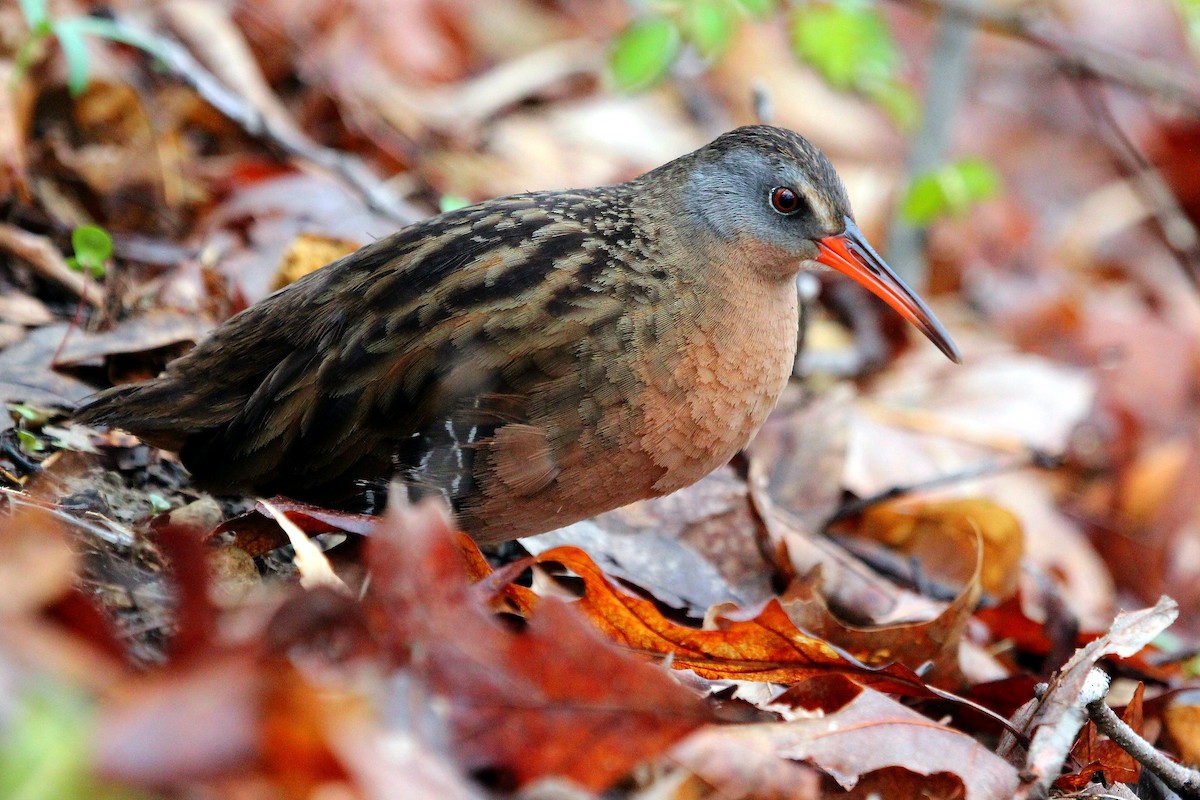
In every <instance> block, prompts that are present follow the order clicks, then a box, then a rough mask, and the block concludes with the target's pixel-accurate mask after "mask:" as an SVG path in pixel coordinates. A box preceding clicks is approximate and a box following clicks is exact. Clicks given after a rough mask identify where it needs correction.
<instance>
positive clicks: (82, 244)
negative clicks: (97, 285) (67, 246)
mask: <svg viewBox="0 0 1200 800" xmlns="http://www.w3.org/2000/svg"><path fill="white" fill-rule="evenodd" d="M71 247H72V248H74V250H75V255H73V256H71V257H70V258H68V259H67V264H69V265H70V267H71V269H74V270H78V271H79V272H87V273H88V274H89V275H91V276H92V277H93V278H96V279H97V280H99V279H100V278H103V277H104V275H105V273H106V272H107V267H106V264H107V262H108V259H109V257H110V256H112V252H113V243H112V237H111V236H109V235H108V231H106V230H104V229H103V228H101V227H99V226H97V225H80V226H79V227H78V228H76V229H75V230H74V231H72V232H71Z"/></svg>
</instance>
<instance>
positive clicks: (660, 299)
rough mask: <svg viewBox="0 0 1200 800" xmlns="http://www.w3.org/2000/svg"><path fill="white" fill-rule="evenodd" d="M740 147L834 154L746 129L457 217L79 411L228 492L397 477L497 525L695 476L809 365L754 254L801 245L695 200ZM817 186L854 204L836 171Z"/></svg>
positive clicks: (366, 257)
mask: <svg viewBox="0 0 1200 800" xmlns="http://www.w3.org/2000/svg"><path fill="white" fill-rule="evenodd" d="M747 131H749V132H748V133H747ZM739 147H741V148H747V147H750V148H753V149H754V152H756V153H757V152H762V153H765V154H766V157H767V158H769V159H789V160H790V161H792V162H799V163H802V164H804V165H807V166H808V167H809V168H811V169H814V170H816V171H817V172H818V173H820V174H822V175H823V174H824V170H825V169H826V168H827V167H828V165H827V163H826V162H824V159H823V158H822V157H820V156H819V154H817V153H816V151H815V150H813V149H812V148H811V146H810V145H808V144H807V143H806V142H804V141H803V140H802V139H800V138H799V137H797V136H796V135H795V134H791V133H790V132H786V131H785V132H779V131H777V129H772V128H755V129H740V131H736V132H734V133H733V134H727V135H726V137H722V138H721V139H718V140H717V141H716V142H714V143H713V144H712V145H710V146H709V147H708V148H704V149H702V150H700V151H697V153H694V154H691V155H688V156H685V157H683V158H681V159H679V160H677V161H674V162H671V163H670V164H667V165H665V166H663V167H660V168H659V169H657V170H655V171H653V172H650V173H647V174H646V175H644V176H642V177H640V178H638V179H635V180H633V181H630V182H628V183H624V184H620V185H616V186H610V187H600V188H595V189H584V190H574V191H567V192H535V193H530V194H522V195H514V196H511V197H505V198H499V199H495V200H490V201H487V202H485V203H481V204H479V205H475V206H470V207H467V208H463V209H460V210H457V211H454V212H450V213H447V214H443V215H441V216H438V217H435V218H432V219H430V220H427V221H425V222H422V223H418V224H416V225H413V226H411V227H409V228H406V229H404V230H402V231H399V232H398V233H396V234H393V235H392V236H389V237H387V238H384V239H381V240H379V241H377V242H374V243H372V244H370V245H368V246H366V247H364V248H363V249H361V250H359V251H358V252H356V253H353V254H351V255H349V256H346V257H345V258H343V259H341V260H339V261H337V262H335V263H333V264H331V265H329V266H328V267H325V268H323V269H321V270H318V271H317V272H315V273H312V274H310V275H308V276H305V277H304V278H302V279H300V280H299V281H297V282H296V283H294V284H293V285H291V286H289V287H287V288H285V289H283V290H281V291H279V292H277V293H276V294H274V295H272V296H271V297H269V298H268V299H266V300H264V301H263V302H261V303H259V304H257V305H255V306H252V307H251V308H249V309H247V310H245V311H243V312H242V313H240V314H238V315H237V316H235V317H233V318H232V319H231V320H229V321H228V322H227V323H226V324H224V325H223V326H221V327H220V328H218V329H217V330H216V331H215V332H214V334H213V335H212V336H211V337H210V338H209V339H207V340H206V341H204V342H202V343H201V344H199V345H198V346H197V347H196V348H195V349H194V350H193V351H192V352H191V353H189V354H188V355H186V356H184V357H183V358H181V359H179V360H177V361H175V362H173V363H172V364H171V365H170V366H169V367H168V369H167V371H166V372H165V373H164V374H163V375H162V376H160V377H159V378H157V379H155V380H152V381H147V382H144V383H141V384H134V385H132V386H125V387H117V388H115V389H112V390H109V391H107V392H104V393H101V394H100V395H98V396H97V397H96V398H95V399H94V400H92V401H91V402H90V403H89V404H88V405H87V406H85V407H84V408H83V409H81V411H80V412H79V414H78V417H79V418H80V419H83V420H87V421H93V422H103V423H107V424H110V425H115V426H119V427H123V428H126V429H128V430H131V431H133V432H135V433H137V434H139V435H141V436H142V437H143V438H145V439H146V440H147V441H149V442H151V443H155V444H159V445H162V446H165V447H169V448H174V449H178V450H179V451H180V455H181V459H182V461H183V463H184V464H185V465H186V466H187V467H188V469H190V470H191V471H192V473H193V474H194V476H195V478H196V480H197V482H198V483H200V484H201V485H204V486H207V487H210V488H212V489H214V490H218V491H225V490H247V489H249V490H252V491H255V492H259V493H285V494H289V495H291V496H298V497H303V498H307V499H311V500H316V501H319V502H345V501H346V500H347V499H348V498H352V497H354V496H355V495H356V494H361V492H362V486H363V484H364V482H371V483H375V484H378V483H380V482H384V481H386V480H387V479H388V478H389V477H391V476H392V475H393V474H396V475H398V476H399V477H400V478H401V479H403V480H404V482H405V483H407V484H408V486H409V487H410V490H411V492H412V493H413V494H417V495H419V494H423V493H429V492H436V493H440V494H443V495H445V496H446V497H447V498H448V499H450V500H451V502H452V503H453V505H454V507H455V510H456V511H457V513H458V515H459V520H460V522H461V523H462V525H463V527H464V529H466V530H468V531H469V532H471V533H472V535H473V536H475V537H476V538H477V539H480V540H481V541H489V540H501V539H507V538H512V537H513V536H518V535H524V534H527V533H537V532H540V531H541V530H546V529H548V528H549V527H554V526H555V525H557V524H565V523H567V522H570V521H573V520H575V519H579V518H581V517H584V516H589V515H591V514H593V513H597V512H599V511H603V510H606V509H608V508H612V507H614V506H616V505H621V504H624V503H626V502H630V501H632V500H635V499H639V498H641V497H647V496H651V495H653V494H659V493H662V492H663V491H669V490H670V489H672V488H677V487H678V486H682V485H686V484H688V483H691V482H693V481H694V480H697V479H698V478H699V477H701V476H702V475H703V474H706V473H707V472H708V471H710V470H711V469H713V468H715V467H716V466H719V465H720V463H723V461H724V460H727V459H728V458H729V457H730V456H731V455H733V453H734V452H736V450H737V449H738V448H740V447H741V446H743V445H744V444H745V441H746V440H747V439H748V438H749V437H750V435H752V433H753V431H754V430H755V429H756V428H757V427H758V425H760V424H761V422H762V421H763V419H765V416H766V413H767V412H768V411H769V410H770V408H771V406H772V405H773V404H774V402H775V399H776V398H777V397H778V394H779V393H780V391H782V388H783V385H784V383H785V382H786V380H787V376H788V374H789V373H790V368H791V363H792V360H793V357H794V348H795V339H796V336H795V331H796V314H797V311H796V308H797V306H796V294H795V288H794V284H793V283H792V280H791V275H790V274H788V275H783V276H782V277H781V276H778V275H773V274H771V273H770V272H764V271H763V270H762V269H761V265H762V264H763V263H770V262H771V261H772V260H775V261H786V260H787V259H789V258H790V259H792V260H793V261H794V260H795V257H794V256H791V255H789V254H788V253H785V252H782V251H781V250H780V249H779V248H778V247H776V246H769V245H766V244H763V243H761V242H757V241H755V240H753V239H751V238H747V239H744V240H739V241H723V240H721V239H720V237H718V236H716V235H715V234H714V233H713V232H712V230H711V229H710V228H708V227H706V226H705V225H704V224H702V223H701V221H700V220H697V219H693V217H692V215H691V214H690V212H689V211H688V202H689V198H686V197H685V196H684V194H683V193H684V191H685V189H686V186H687V177H688V175H689V174H690V173H691V172H692V171H694V170H696V169H700V168H706V167H705V165H706V164H708V162H709V161H710V160H712V159H716V158H719V157H720V156H721V153H722V152H724V151H726V150H727V149H728V148H739ZM828 169H829V170H830V174H832V173H831V169H832V168H828ZM823 191H828V192H829V193H831V198H832V199H831V200H830V202H831V203H833V204H834V205H835V206H837V209H840V208H841V207H842V206H843V205H844V204H845V203H844V192H843V191H842V189H841V184H840V182H837V181H836V176H835V177H834V183H833V185H832V188H825V189H823ZM835 210H836V209H835ZM838 213H840V211H839V212H838ZM839 219H840V217H839ZM794 271H795V270H794V269H793V270H792V272H793V273H794ZM764 320H765V323H764V322H763V321H764ZM748 323H749V327H748ZM754 326H757V327H758V328H762V329H761V330H757V329H754Z"/></svg>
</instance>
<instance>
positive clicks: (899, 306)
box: [817, 217, 962, 364]
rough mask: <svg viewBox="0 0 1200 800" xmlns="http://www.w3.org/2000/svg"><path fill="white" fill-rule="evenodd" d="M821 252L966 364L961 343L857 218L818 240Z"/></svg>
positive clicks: (957, 361)
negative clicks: (878, 250) (883, 255)
mask: <svg viewBox="0 0 1200 800" xmlns="http://www.w3.org/2000/svg"><path fill="white" fill-rule="evenodd" d="M817 246H818V247H819V248H820V249H821V255H819V256H818V257H817V261H819V262H821V263H822V264H824V265H825V266H827V267H832V268H834V269H836V270H837V271H838V272H840V273H842V274H843V275H846V276H848V277H850V278H853V279H854V280H855V281H857V282H858V283H860V284H862V285H863V286H865V287H867V288H868V289H870V290H871V292H873V293H874V294H875V295H877V296H878V297H879V298H880V299H882V300H883V301H884V302H885V303H887V304H888V305H889V306H891V307H892V308H894V309H896V311H898V312H899V313H900V316H902V317H904V318H905V319H906V320H908V321H909V322H911V323H912V324H913V325H916V326H917V328H918V329H919V330H920V331H921V333H923V334H925V336H926V337H928V338H929V341H931V342H933V343H934V344H935V345H937V348H938V349H939V350H941V351H942V352H943V353H945V354H946V357H947V358H949V359H950V360H951V361H953V362H954V363H955V364H961V363H962V356H961V355H960V354H959V352H958V346H957V345H956V344H954V340H953V339H951V338H950V334H949V333H947V331H946V329H945V328H944V327H942V323H940V322H938V318H937V317H935V316H934V315H933V312H932V311H930V310H929V307H928V306H927V305H925V303H924V301H922V300H921V298H920V297H918V296H917V293H916V292H914V291H913V290H912V289H910V288H908V285H907V284H905V283H904V281H902V280H900V276H899V275H897V274H896V273H895V272H893V271H892V268H891V267H889V266H888V265H887V263H886V262H884V260H883V259H882V258H880V257H879V254H878V253H876V252H875V250H874V248H872V247H871V245H869V244H868V243H867V239H866V237H865V236H863V234H862V231H860V230H859V229H858V226H857V225H855V224H854V220H852V219H850V218H849V217H846V230H845V232H844V233H841V234H839V235H838V236H828V237H826V238H824V239H818V240H817Z"/></svg>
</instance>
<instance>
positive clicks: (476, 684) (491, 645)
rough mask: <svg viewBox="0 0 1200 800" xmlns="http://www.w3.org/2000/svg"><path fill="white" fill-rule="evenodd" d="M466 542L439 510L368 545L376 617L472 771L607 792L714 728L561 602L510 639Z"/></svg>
mask: <svg viewBox="0 0 1200 800" xmlns="http://www.w3.org/2000/svg"><path fill="white" fill-rule="evenodd" d="M395 494H396V496H403V495H402V493H399V492H397V493H395ZM452 534H453V531H452V529H451V528H450V525H449V521H448V518H447V515H446V512H445V511H444V509H443V508H442V507H441V505H440V504H439V503H438V502H436V501H433V500H430V501H426V502H424V503H421V504H418V505H416V506H407V505H405V504H404V503H402V502H399V501H393V502H392V503H391V504H389V508H388V514H387V517H386V518H385V520H384V521H383V522H382V523H381V524H380V525H379V527H378V528H377V529H376V531H375V534H374V535H373V536H372V537H371V538H370V540H369V541H368V551H367V552H368V561H369V564H370V567H371V569H372V580H371V584H370V587H369V590H368V592H367V596H366V598H365V603H366V610H367V612H368V614H370V615H371V620H372V621H373V624H374V625H375V627H376V636H377V637H378V638H379V640H380V641H382V642H383V643H384V644H385V646H386V647H387V648H388V649H389V650H390V652H391V653H392V654H393V657H394V658H396V659H397V660H398V661H399V662H400V663H401V664H402V665H404V666H406V667H407V669H408V671H409V673H410V674H411V675H412V676H413V678H414V681H415V682H416V684H418V685H420V686H423V687H424V689H425V690H426V691H427V692H429V693H430V694H431V695H432V697H433V701H432V702H433V705H434V706H435V707H437V708H439V709H440V710H441V711H440V713H441V715H442V716H443V717H444V719H445V720H446V721H447V722H448V723H449V728H450V731H451V740H452V749H453V752H454V753H455V756H456V757H457V758H458V760H459V763H460V765H461V766H462V767H463V768H465V769H467V770H489V771H490V772H492V773H493V774H500V775H507V776H511V778H512V780H513V782H514V783H515V784H516V785H518V786H521V785H525V784H527V783H529V782H531V781H534V780H537V779H539V778H543V777H548V776H558V777H562V778H566V779H568V780H571V781H574V782H575V783H578V784H580V785H581V786H583V787H585V788H588V789H590V790H593V791H602V790H604V789H606V788H608V787H609V786H611V785H612V784H613V783H614V782H615V781H617V780H618V779H620V778H621V777H623V776H624V775H625V774H627V773H628V772H629V771H630V770H631V769H632V768H633V767H634V766H635V765H636V764H638V763H640V762H642V761H645V760H647V759H650V758H653V757H654V756H655V755H657V754H658V753H660V752H662V751H663V750H665V749H666V748H667V747H669V746H670V745H672V744H674V743H675V742H676V741H678V740H679V739H680V738H681V737H683V736H684V735H686V734H687V733H689V732H691V731H692V730H693V729H695V728H696V727H698V726H700V725H702V724H704V723H706V722H708V721H709V720H710V719H711V713H710V712H709V710H708V707H707V705H706V704H705V703H704V702H703V701H701V700H700V699H699V698H698V697H697V696H696V695H694V694H692V693H691V692H689V691H688V690H686V689H685V688H684V687H683V686H681V685H680V684H679V683H678V682H677V681H675V679H674V678H672V677H671V675H670V674H669V672H668V671H667V670H664V669H663V668H661V667H658V666H654V665H650V664H647V663H645V662H644V661H643V660H641V659H639V658H637V657H636V656H633V655H631V654H629V653H626V652H624V651H622V650H620V649H619V648H616V647H614V646H613V645H612V644H611V643H609V642H606V641H604V640H603V639H601V638H600V637H599V636H597V635H596V633H595V631H593V630H592V629H591V627H590V626H589V625H588V624H587V623H586V622H585V621H583V620H581V619H579V617H578V615H577V614H576V613H575V612H574V611H572V610H571V608H569V607H568V606H567V605H566V604H564V603H563V602H561V601H558V600H555V599H550V598H545V599H542V600H540V601H539V602H538V603H537V606H536V608H535V609H534V611H533V614H532V615H531V617H530V618H529V620H528V622H527V624H526V626H525V628H524V630H523V631H521V632H519V633H515V632H513V631H511V630H510V629H508V628H506V627H504V626H502V625H501V624H500V623H499V622H498V621H497V619H496V618H495V615H494V614H492V613H491V611H490V610H489V608H488V598H486V597H484V596H482V595H481V592H480V591H478V589H477V588H476V587H474V586H472V585H471V584H470V582H469V580H468V577H467V575H468V573H467V566H466V565H465V564H464V560H463V557H462V553H461V551H460V550H459V548H458V546H456V544H455V539H454V538H453V536H452ZM458 541H460V542H461V541H462V540H461V539H460V540H458ZM476 563H478V562H476ZM409 691H411V689H409ZM397 702H403V698H398V699H397Z"/></svg>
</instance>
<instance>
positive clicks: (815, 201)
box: [796, 181, 842, 231]
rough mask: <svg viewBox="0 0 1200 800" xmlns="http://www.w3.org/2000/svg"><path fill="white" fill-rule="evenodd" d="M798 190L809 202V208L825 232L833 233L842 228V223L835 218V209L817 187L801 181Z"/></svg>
mask: <svg viewBox="0 0 1200 800" xmlns="http://www.w3.org/2000/svg"><path fill="white" fill-rule="evenodd" d="M796 189H797V190H798V191H799V192H800V194H802V195H804V199H805V200H807V201H808V207H809V208H811V209H812V212H813V214H815V215H816V217H817V221H818V222H820V223H821V228H822V229H823V230H827V231H833V230H839V229H840V228H841V225H842V221H841V220H840V219H835V218H834V215H833V209H832V208H830V207H829V203H827V202H825V198H824V196H822V195H821V193H820V192H818V191H817V190H816V187H814V186H813V185H812V184H811V183H809V182H808V181H799V182H798V185H797V186H796Z"/></svg>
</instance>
